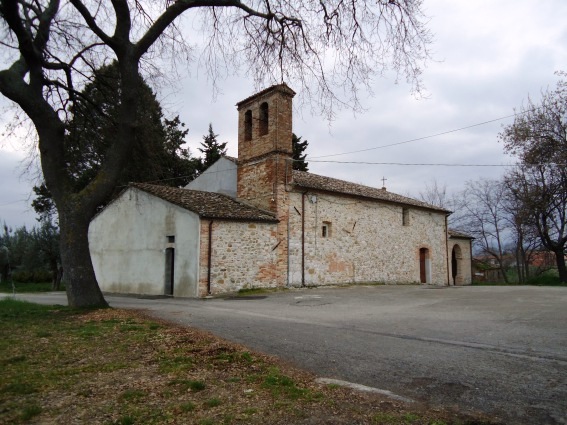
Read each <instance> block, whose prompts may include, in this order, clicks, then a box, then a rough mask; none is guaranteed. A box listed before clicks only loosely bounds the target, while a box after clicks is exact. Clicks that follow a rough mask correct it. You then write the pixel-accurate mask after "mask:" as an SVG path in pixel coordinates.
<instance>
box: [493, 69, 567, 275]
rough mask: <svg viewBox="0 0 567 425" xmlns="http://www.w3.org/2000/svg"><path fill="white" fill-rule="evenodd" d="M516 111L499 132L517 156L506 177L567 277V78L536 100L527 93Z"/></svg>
mask: <svg viewBox="0 0 567 425" xmlns="http://www.w3.org/2000/svg"><path fill="white" fill-rule="evenodd" d="M560 75H562V76H565V75H566V74H565V73H561V74H560ZM520 112H521V113H520V114H519V115H517V116H516V118H515V119H514V123H513V124H511V125H509V126H507V127H505V128H504V130H503V131H502V133H501V134H500V135H499V136H500V140H501V141H502V142H504V148H505V150H506V151H507V152H509V153H512V154H514V155H516V156H517V157H518V158H519V160H520V166H519V167H518V168H517V169H515V170H513V171H511V172H510V173H509V174H508V175H507V177H506V181H507V184H508V186H509V188H510V190H511V192H512V194H513V196H514V197H515V199H516V200H517V202H518V203H519V204H520V205H521V206H522V210H523V211H525V212H526V214H527V217H528V218H529V220H530V222H531V224H532V225H533V227H534V228H535V229H536V231H537V234H538V236H539V238H540V240H541V243H542V245H543V246H544V247H545V248H547V249H548V250H550V251H552V252H553V253H554V254H555V258H556V263H557V269H558V272H559V279H560V281H562V282H567V268H566V265H565V253H566V248H567V81H564V80H563V81H560V82H559V84H558V86H557V88H556V89H555V90H553V91H550V90H547V91H545V92H544V93H542V99H541V102H540V103H539V104H535V103H534V102H533V101H532V100H531V99H528V103H527V105H526V106H525V107H522V108H521V110H520Z"/></svg>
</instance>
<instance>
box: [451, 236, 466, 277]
mask: <svg viewBox="0 0 567 425" xmlns="http://www.w3.org/2000/svg"><path fill="white" fill-rule="evenodd" d="M462 261H463V253H462V251H461V247H460V246H459V245H455V246H454V247H453V251H452V253H451V276H452V277H453V285H460V284H462V283H463V271H462Z"/></svg>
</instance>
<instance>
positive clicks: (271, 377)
mask: <svg viewBox="0 0 567 425" xmlns="http://www.w3.org/2000/svg"><path fill="white" fill-rule="evenodd" d="M262 386H263V387H264V388H268V389H269V390H270V391H271V392H272V394H273V396H274V397H276V398H281V397H282V396H283V397H287V398H289V399H291V400H297V399H299V398H302V397H306V396H307V395H308V394H309V390H307V389H305V388H299V387H298V386H297V385H296V383H295V382H294V381H293V379H291V378H290V377H288V376H286V375H282V374H281V373H280V371H279V369H278V368H271V369H270V370H269V373H268V375H267V376H266V377H265V378H264V382H263V384H262Z"/></svg>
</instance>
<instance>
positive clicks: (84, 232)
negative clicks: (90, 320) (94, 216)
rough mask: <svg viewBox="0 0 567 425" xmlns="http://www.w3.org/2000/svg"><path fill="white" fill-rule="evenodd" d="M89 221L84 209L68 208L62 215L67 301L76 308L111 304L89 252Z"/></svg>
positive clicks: (62, 243) (102, 306) (62, 242)
mask: <svg viewBox="0 0 567 425" xmlns="http://www.w3.org/2000/svg"><path fill="white" fill-rule="evenodd" d="M89 221H90V217H88V216H85V214H83V213H82V212H81V211H69V210H66V211H65V212H64V213H63V214H61V212H60V215H59V226H60V231H61V240H60V249H61V262H62V264H63V269H64V270H65V287H66V291H67V301H68V303H69V306H71V307H76V308H104V307H108V304H107V302H106V300H105V299H104V296H103V295H102V292H101V290H100V288H99V286H98V283H97V281H96V277H95V273H94V268H93V264H92V261H91V255H90V252H89V239H88V230H89Z"/></svg>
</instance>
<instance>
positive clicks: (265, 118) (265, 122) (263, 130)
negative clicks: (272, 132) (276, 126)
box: [260, 102, 269, 136]
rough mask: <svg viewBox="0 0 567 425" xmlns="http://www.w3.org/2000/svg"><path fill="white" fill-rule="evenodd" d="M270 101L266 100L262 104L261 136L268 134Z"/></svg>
mask: <svg viewBox="0 0 567 425" xmlns="http://www.w3.org/2000/svg"><path fill="white" fill-rule="evenodd" d="M268 121H269V113H268V103H267V102H264V103H262V104H261V105H260V136H263V135H264V134H268Z"/></svg>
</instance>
